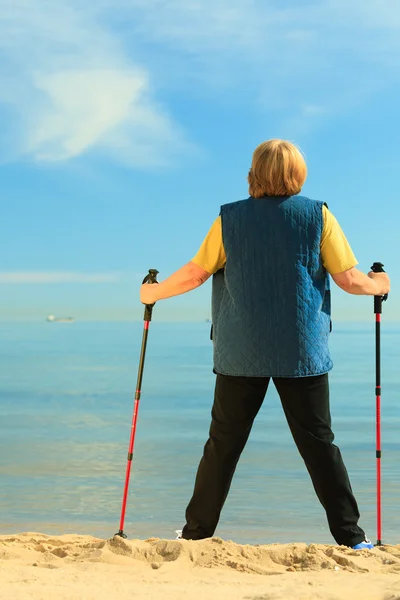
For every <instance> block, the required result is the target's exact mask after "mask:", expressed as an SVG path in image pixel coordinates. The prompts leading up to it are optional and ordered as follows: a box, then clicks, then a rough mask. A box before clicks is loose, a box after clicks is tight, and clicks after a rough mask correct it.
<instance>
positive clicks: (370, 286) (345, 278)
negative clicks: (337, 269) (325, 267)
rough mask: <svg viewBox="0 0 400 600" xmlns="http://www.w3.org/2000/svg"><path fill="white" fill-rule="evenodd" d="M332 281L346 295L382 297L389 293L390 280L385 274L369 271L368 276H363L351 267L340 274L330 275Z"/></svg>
mask: <svg viewBox="0 0 400 600" xmlns="http://www.w3.org/2000/svg"><path fill="white" fill-rule="evenodd" d="M332 279H333V281H334V282H335V283H336V285H338V286H339V287H340V288H342V290H344V291H345V292H347V293H348V294H356V295H358V296H362V295H365V296H384V294H387V293H389V291H390V279H389V277H388V275H387V274H386V273H374V272H373V271H370V272H369V273H368V275H365V273H363V272H362V271H359V270H358V269H356V268H355V267H353V268H352V269H348V270H347V271H343V272H342V273H336V274H332Z"/></svg>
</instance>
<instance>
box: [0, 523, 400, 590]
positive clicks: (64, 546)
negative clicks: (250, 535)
mask: <svg viewBox="0 0 400 600" xmlns="http://www.w3.org/2000/svg"><path fill="white" fill-rule="evenodd" d="M0 569H1V578H0V598H1V600H20V599H28V598H29V599H30V600H53V599H55V600H64V599H65V600H67V599H68V600H92V599H93V600H94V599H96V600H114V599H116V600H125V599H126V600H128V599H129V600H132V599H135V598H140V599H143V600H145V599H146V600H147V599H149V600H150V599H151V600H153V599H160V600H161V599H162V600H170V599H171V600H172V599H174V600H181V599H182V600H183V599H185V600H200V599H203V598H204V599H206V600H216V599H218V600H225V599H226V600H227V599H228V598H229V599H230V600H239V599H240V600H275V599H280V600H283V599H285V600H287V599H291V600H309V599H314V598H315V599H323V600H349V599H353V598H354V599H359V600H375V599H378V600H400V545H399V546H382V547H380V548H374V549H373V550H370V551H367V550H363V551H357V552H356V551H354V550H351V549H349V548H344V547H338V546H326V545H322V544H311V545H306V544H301V543H296V544H272V545H265V546H248V545H240V544H236V543H234V542H230V541H223V540H221V539H220V538H212V539H209V540H203V541H198V542H194V541H168V540H160V539H154V538H152V539H148V540H146V541H143V540H123V539H121V538H119V537H115V538H112V539H110V540H101V539H98V538H94V537H90V536H81V535H62V536H58V537H54V536H48V535H44V534H40V533H22V534H18V535H3V536H0Z"/></svg>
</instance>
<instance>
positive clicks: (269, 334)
mask: <svg viewBox="0 0 400 600" xmlns="http://www.w3.org/2000/svg"><path fill="white" fill-rule="evenodd" d="M323 206H324V205H323V203H322V202H317V201H314V200H310V199H309V198H306V197H303V196H291V197H278V196H275V197H263V198H249V199H248V200H245V201H241V202H236V203H233V204H227V205H225V206H222V208H221V221H222V237H223V244H224V248H225V251H226V255H227V257H228V258H227V262H226V266H225V268H224V269H223V270H221V271H218V272H217V273H216V274H215V275H214V280H213V340H214V356H215V359H214V366H215V370H216V371H217V372H218V373H223V374H225V375H243V376H247V377H304V376H307V375H318V374H320V373H326V372H327V371H328V370H330V368H331V367H332V362H331V359H330V356H329V349H328V336H329V332H330V325H331V323H330V291H329V278H328V274H327V272H326V270H325V268H324V266H323V263H322V258H321V252H320V245H321V238H322V232H323ZM244 277H245V278H246V280H245V284H244V285H243V278H244Z"/></svg>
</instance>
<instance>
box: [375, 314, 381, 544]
mask: <svg viewBox="0 0 400 600" xmlns="http://www.w3.org/2000/svg"><path fill="white" fill-rule="evenodd" d="M380 324H381V315H380V314H379V313H378V314H377V315H376V337H377V341H376V349H377V353H376V354H377V356H376V361H377V365H376V367H377V368H376V371H377V381H376V390H375V393H376V532H377V545H381V544H382V476H381V456H382V448H381V377H380V375H381V374H380Z"/></svg>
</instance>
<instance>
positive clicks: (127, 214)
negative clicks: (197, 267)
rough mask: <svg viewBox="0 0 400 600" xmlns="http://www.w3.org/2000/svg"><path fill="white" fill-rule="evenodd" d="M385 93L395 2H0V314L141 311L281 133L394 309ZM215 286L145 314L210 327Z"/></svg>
mask: <svg viewBox="0 0 400 600" xmlns="http://www.w3.org/2000/svg"><path fill="white" fill-rule="evenodd" d="M399 96H400V3H399V2H398V0H353V1H352V2H348V0H346V1H345V0H309V1H307V2H305V1H303V0H290V1H288V0H235V2H231V1H230V0H168V1H165V0H91V2H82V1H81V0H0V126H1V135H0V181H1V185H0V223H1V235H0V261H1V262H0V319H1V320H26V319H28V320H43V319H44V318H45V317H46V316H47V315H48V314H56V315H57V316H69V315H72V316H75V317H76V318H77V319H81V320H83V319H91V320H100V319H101V320H125V319H139V318H141V316H142V315H143V307H142V306H141V305H140V302H139V297H138V292H139V286H140V282H141V279H142V278H143V277H144V276H145V275H146V273H147V271H148V269H149V268H157V269H158V270H159V271H160V279H162V278H164V277H166V276H168V275H169V274H171V273H172V272H173V271H175V270H177V269H178V268H179V267H181V266H182V265H183V264H185V263H186V262H188V261H189V260H190V259H191V258H192V257H193V256H194V255H195V254H196V252H197V250H198V248H199V246H200V244H201V242H202V240H203V238H204V236H205V235H206V233H207V231H208V229H209V227H210V226H211V224H212V222H213V221H214V219H215V218H216V216H217V215H218V213H219V207H220V205H221V204H224V203H226V202H232V201H234V200H238V199H242V198H246V197H247V196H248V190H247V182H246V176H247V172H248V168H249V166H250V162H251V154H252V152H253V150H254V148H255V147H256V146H257V145H258V144H259V143H260V142H262V141H264V140H266V139H269V138H275V137H279V138H284V139H289V140H291V141H293V142H295V143H296V144H298V145H299V146H300V147H301V149H302V150H303V152H304V153H305V156H306V160H307V164H308V170H309V176H308V179H307V182H306V184H305V186H304V188H303V193H304V194H305V195H308V196H310V197H311V198H316V199H320V200H324V201H326V202H327V203H328V205H329V207H330V209H331V210H332V212H333V213H334V214H335V216H336V217H337V218H338V220H339V222H340V224H341V225H342V227H343V229H344V231H345V233H346V235H347V237H348V239H349V241H350V244H351V246H352V248H353V251H354V252H355V254H356V256H357V259H358V261H359V263H360V264H359V268H360V269H362V270H363V271H368V270H369V267H370V266H371V264H372V263H373V262H374V261H381V262H383V263H384V264H385V268H386V269H387V271H388V272H389V274H390V275H391V278H392V286H393V291H392V293H391V294H390V298H389V302H387V304H386V305H385V314H386V317H387V319H388V320H397V319H398V315H399V310H398V309H399V308H400V296H399V294H398V292H397V287H398V286H397V283H398V282H399V280H400V266H399V261H398V260H397V259H398V257H399V242H398V239H399V238H398V229H399V217H400V206H399V191H398V182H399V174H400V168H399V167H400V145H399V142H398V139H399V137H400V119H399V109H398V106H399ZM210 294H211V287H210V282H208V283H207V284H206V285H205V286H203V287H202V288H200V289H198V290H196V291H194V292H191V293H190V294H187V295H185V296H181V297H179V298H175V299H170V300H168V301H163V302H160V303H158V305H157V307H156V309H157V312H155V313H154V315H156V314H157V316H158V318H159V319H162V320H203V319H206V318H207V317H209V315H210ZM333 301H334V307H333V316H334V318H335V319H338V320H368V319H373V314H372V312H373V311H372V299H371V298H359V297H354V296H349V295H347V294H345V293H344V292H342V291H340V290H337V289H335V290H334V294H333Z"/></svg>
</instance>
